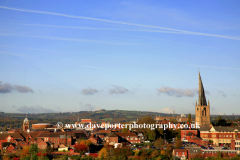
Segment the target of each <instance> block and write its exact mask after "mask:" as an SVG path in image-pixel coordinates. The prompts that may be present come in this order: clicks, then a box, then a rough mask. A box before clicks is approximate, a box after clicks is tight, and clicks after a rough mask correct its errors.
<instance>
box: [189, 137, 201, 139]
mask: <svg viewBox="0 0 240 160" xmlns="http://www.w3.org/2000/svg"><path fill="white" fill-rule="evenodd" d="M191 139H202V138H199V137H193V138H191Z"/></svg>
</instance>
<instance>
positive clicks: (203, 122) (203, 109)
mask: <svg viewBox="0 0 240 160" xmlns="http://www.w3.org/2000/svg"><path fill="white" fill-rule="evenodd" d="M198 81H199V84H198V92H199V97H198V102H197V101H196V106H195V123H196V124H199V125H200V126H201V127H203V126H204V127H209V126H210V104H209V101H208V104H207V101H206V97H205V92H204V88H203V84H202V79H201V76H200V72H198Z"/></svg>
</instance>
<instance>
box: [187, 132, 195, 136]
mask: <svg viewBox="0 0 240 160" xmlns="http://www.w3.org/2000/svg"><path fill="white" fill-rule="evenodd" d="M186 136H196V135H195V134H194V133H193V132H188V134H187V135H186Z"/></svg>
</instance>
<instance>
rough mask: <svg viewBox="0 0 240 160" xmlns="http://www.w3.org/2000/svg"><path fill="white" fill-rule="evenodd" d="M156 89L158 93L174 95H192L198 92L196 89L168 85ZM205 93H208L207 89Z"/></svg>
mask: <svg viewBox="0 0 240 160" xmlns="http://www.w3.org/2000/svg"><path fill="white" fill-rule="evenodd" d="M156 90H157V91H158V94H161V93H163V94H167V95H169V96H175V97H193V96H195V95H196V94H198V89H180V88H178V89H176V88H171V87H168V86H166V87H162V88H159V89H156ZM205 93H206V94H210V93H209V92H208V91H205Z"/></svg>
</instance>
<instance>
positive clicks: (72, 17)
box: [0, 0, 240, 115]
mask: <svg viewBox="0 0 240 160" xmlns="http://www.w3.org/2000/svg"><path fill="white" fill-rule="evenodd" d="M239 7H240V1H237V0H231V1H225V0H224V1H221V0H215V1H214V0H213V1H207V0H205V1H190V0H183V1H178V0H176V1H174V0H173V1H157V0H126V1H124V0H121V1H120V0H114V1H111V0H101V1H98V0H92V1H89V0H75V1H74V0H73V1H65V0H52V1H47V0H45V1H44V0H41V1H26V0H21V1H13V0H8V1H0V111H2V112H11V113H26V112H27V113H45V112H79V111H94V110H99V109H106V110H116V109H117V110H136V111H154V112H161V113H173V112H175V113H177V114H188V113H192V114H194V113H195V104H196V100H198V71H200V74H201V78H202V82H203V86H204V89H205V91H206V99H207V100H209V102H210V113H211V114H227V115H229V114H233V113H234V114H235V115H240V105H239V104H240V98H239V97H240V82H239V79H240V16H239V15H240V10H239Z"/></svg>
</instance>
